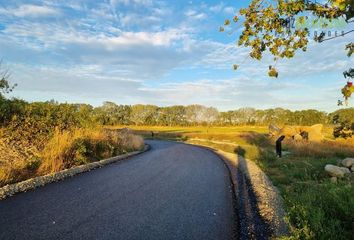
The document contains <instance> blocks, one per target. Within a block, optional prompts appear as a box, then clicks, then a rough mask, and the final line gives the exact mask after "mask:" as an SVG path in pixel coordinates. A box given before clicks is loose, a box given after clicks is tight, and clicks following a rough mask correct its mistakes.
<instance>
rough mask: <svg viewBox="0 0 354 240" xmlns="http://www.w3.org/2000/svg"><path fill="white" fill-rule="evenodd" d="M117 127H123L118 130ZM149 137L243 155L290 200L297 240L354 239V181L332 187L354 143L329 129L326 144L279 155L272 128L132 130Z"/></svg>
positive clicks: (302, 145)
mask: <svg viewBox="0 0 354 240" xmlns="http://www.w3.org/2000/svg"><path fill="white" fill-rule="evenodd" d="M115 128H122V126H118V127H115ZM129 128H131V129H132V130H133V131H134V132H135V133H138V134H141V135H143V136H145V137H151V136H152V133H151V132H154V137H155V138H164V139H171V140H180V141H185V142H189V143H194V144H199V145H204V146H209V147H213V148H216V149H221V150H223V151H226V152H231V153H237V154H240V155H243V156H245V157H246V158H248V159H250V160H253V161H255V162H256V163H257V164H258V165H259V166H260V167H261V168H262V170H263V171H264V172H265V173H266V174H267V175H268V176H269V177H270V178H271V180H272V181H273V183H274V185H275V186H277V187H278V188H279V190H280V192H281V195H282V197H283V198H284V200H285V205H286V211H287V221H288V222H289V225H290V228H291V234H292V236H291V239H350V238H351V237H352V234H353V229H352V222H353V220H354V184H353V180H352V179H343V180H339V181H338V182H337V183H332V182H331V181H330V178H329V177H328V176H327V175H326V174H325V172H324V170H323V169H324V166H325V165H326V164H337V161H338V160H340V159H342V158H344V157H350V156H351V157H353V156H354V142H353V141H352V140H343V139H341V140H333V138H332V136H331V128H330V127H326V128H325V129H324V135H325V137H326V140H325V141H324V142H321V143H307V142H297V143H294V142H291V141H287V142H285V144H284V145H285V146H284V148H285V150H286V151H287V152H289V154H287V155H286V156H284V157H283V158H282V159H277V158H276V156H275V154H274V150H273V148H274V142H273V140H271V139H269V138H268V136H267V132H268V128H267V127H254V126H244V127H215V128H214V127H156V126H155V127H149V126H129Z"/></svg>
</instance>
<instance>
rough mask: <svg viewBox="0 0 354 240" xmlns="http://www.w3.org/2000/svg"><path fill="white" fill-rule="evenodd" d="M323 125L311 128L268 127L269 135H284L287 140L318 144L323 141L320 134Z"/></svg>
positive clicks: (273, 125) (272, 125)
mask: <svg viewBox="0 0 354 240" xmlns="http://www.w3.org/2000/svg"><path fill="white" fill-rule="evenodd" d="M322 129H323V125H322V124H315V125H312V126H284V127H282V128H280V127H278V126H276V125H275V124H270V125H269V135H270V136H273V137H279V136H282V135H284V136H285V137H286V138H287V139H294V140H296V141H298V140H308V141H312V142H320V141H322V140H323V139H324V135H323V134H322Z"/></svg>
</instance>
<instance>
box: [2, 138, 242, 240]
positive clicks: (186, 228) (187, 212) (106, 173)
mask: <svg viewBox="0 0 354 240" xmlns="http://www.w3.org/2000/svg"><path fill="white" fill-rule="evenodd" d="M148 143H149V144H150V145H151V150H150V151H148V152H146V153H143V154H140V155H138V156H135V157H132V158H130V159H127V160H123V161H120V162H117V163H113V164H111V165H108V166H105V167H103V168H100V169H96V170H94V171H91V172H86V173H82V174H80V175H77V176H75V177H73V178H70V179H65V180H63V181H61V182H57V183H52V184H49V185H46V186H44V187H41V188H38V189H35V190H33V191H29V192H26V193H20V194H17V195H15V196H13V197H10V198H7V199H5V200H2V201H0V239H124V240H128V239H154V240H156V239H198V240H200V239H203V240H205V239H213V240H215V239H234V238H235V237H236V236H235V233H236V232H237V231H236V229H235V228H236V225H237V224H235V223H236V220H235V218H236V217H235V211H234V206H233V195H232V190H231V189H232V186H231V184H230V178H229V174H228V170H227V168H226V167H225V165H224V163H223V162H222V161H221V160H220V159H219V158H218V157H217V156H216V155H215V154H213V153H211V152H210V151H208V150H206V149H202V148H199V147H195V146H191V145H186V144H182V143H174V142H166V141H148Z"/></svg>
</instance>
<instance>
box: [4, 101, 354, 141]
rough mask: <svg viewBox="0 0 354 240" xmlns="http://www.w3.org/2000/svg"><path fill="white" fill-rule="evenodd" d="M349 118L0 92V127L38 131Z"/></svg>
mask: <svg viewBox="0 0 354 240" xmlns="http://www.w3.org/2000/svg"><path fill="white" fill-rule="evenodd" d="M352 121H354V108H347V109H341V110H337V111H335V112H332V113H326V112H323V111H318V110H313V109H310V110H299V111H291V110H288V109H283V108H274V109H266V110H259V109H254V108H240V109H237V110H232V111H218V110H217V109H216V108H214V107H206V106H202V105H188V106H182V105H176V106H168V107H159V106H155V105H142V104H137V105H119V104H115V103H113V102H104V103H103V105H102V106H99V107H93V106H91V105H89V104H69V103H57V102H55V101H53V100H52V101H48V102H33V103H29V102H26V101H24V100H20V99H6V98H5V97H3V96H1V95H0V126H1V127H5V128H10V129H18V128H28V127H34V126H35V127H34V129H37V130H38V131H39V132H42V133H43V134H44V133H45V132H46V129H48V130H49V128H59V130H65V129H69V128H71V127H88V126H92V125H106V126H113V125H151V126H156V125H158V126H196V125H205V126H237V125H269V124H271V123H274V124H278V125H284V124H287V125H313V124H317V123H322V124H338V123H341V122H352Z"/></svg>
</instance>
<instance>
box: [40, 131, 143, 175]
mask: <svg viewBox="0 0 354 240" xmlns="http://www.w3.org/2000/svg"><path fill="white" fill-rule="evenodd" d="M143 147H144V141H143V139H142V138H141V137H140V136H136V135H133V134H130V133H119V132H117V131H112V130H103V129H94V130H92V129H76V130H73V131H64V132H60V131H58V130H56V131H55V133H54V135H53V137H52V138H51V140H50V141H49V142H48V144H47V145H46V146H45V148H44V150H43V152H42V164H41V166H40V169H39V171H40V172H41V173H48V172H56V171H59V170H62V169H65V168H70V167H73V166H78V165H81V164H85V163H89V162H93V161H98V160H100V159H103V158H108V157H112V156H115V155H119V154H122V153H126V152H128V151H134V150H140V149H142V148H143Z"/></svg>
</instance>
